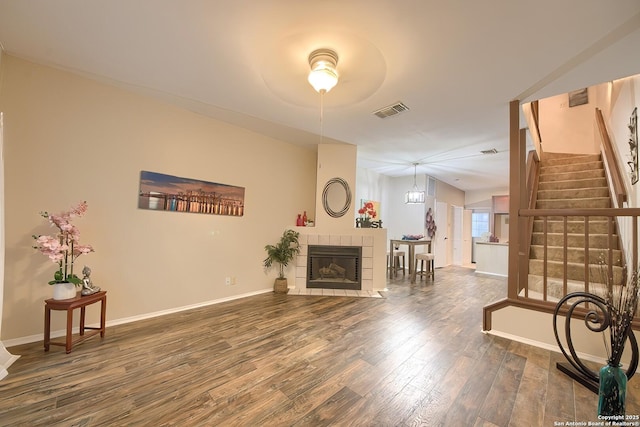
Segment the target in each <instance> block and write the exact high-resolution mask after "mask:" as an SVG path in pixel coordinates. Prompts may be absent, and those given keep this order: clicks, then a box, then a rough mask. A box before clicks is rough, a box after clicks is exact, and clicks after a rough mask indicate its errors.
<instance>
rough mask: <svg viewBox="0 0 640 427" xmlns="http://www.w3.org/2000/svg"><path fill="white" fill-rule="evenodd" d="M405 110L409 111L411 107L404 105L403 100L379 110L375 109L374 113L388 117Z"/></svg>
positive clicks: (384, 117)
mask: <svg viewBox="0 0 640 427" xmlns="http://www.w3.org/2000/svg"><path fill="white" fill-rule="evenodd" d="M405 111H409V107H407V106H406V105H404V104H403V103H402V102H396V103H395V104H392V105H389V106H387V107H383V108H381V109H379V110H378V111H374V112H373V114H375V115H376V116H378V117H380V118H381V119H386V118H387V117H391V116H395V115H396V114H400V113H404V112H405Z"/></svg>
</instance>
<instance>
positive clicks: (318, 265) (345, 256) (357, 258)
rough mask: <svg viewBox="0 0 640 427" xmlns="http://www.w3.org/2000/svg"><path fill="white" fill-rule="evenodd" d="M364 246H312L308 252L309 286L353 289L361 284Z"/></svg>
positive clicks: (358, 288) (360, 287)
mask: <svg viewBox="0 0 640 427" xmlns="http://www.w3.org/2000/svg"><path fill="white" fill-rule="evenodd" d="M361 260H362V248H361V247H359V246H312V245H310V246H309V248H308V253H307V288H324V289H353V290H360V289H362V286H361V280H360V276H361V268H362V266H361V264H362V263H361Z"/></svg>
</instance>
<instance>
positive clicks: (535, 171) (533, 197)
mask: <svg viewBox="0 0 640 427" xmlns="http://www.w3.org/2000/svg"><path fill="white" fill-rule="evenodd" d="M539 179H540V158H539V157H538V153H537V152H536V151H535V150H531V151H529V154H528V156H527V169H526V180H527V196H528V200H529V209H535V208H536V202H537V200H538V183H539ZM533 220H534V217H530V218H529V220H528V223H527V224H526V227H527V231H526V234H525V235H526V240H525V242H524V243H525V244H524V246H523V247H524V253H526V254H529V253H530V252H531V239H532V238H533ZM522 264H523V265H522V266H521V270H522V271H521V274H522V275H524V276H525V277H526V276H528V273H529V271H528V270H529V260H528V259H527V261H526V263H525V262H524V260H523V262H522ZM521 290H522V285H521V286H519V289H518V292H520V291H521ZM524 290H525V291H524V292H525V297H527V296H529V295H528V293H529V289H528V287H524Z"/></svg>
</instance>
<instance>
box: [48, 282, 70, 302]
mask: <svg viewBox="0 0 640 427" xmlns="http://www.w3.org/2000/svg"><path fill="white" fill-rule="evenodd" d="M52 286H53V299H69V298H74V297H75V296H76V285H74V284H73V283H69V282H64V283H55V284H53V285H52Z"/></svg>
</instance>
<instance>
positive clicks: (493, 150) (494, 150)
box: [480, 148, 498, 154]
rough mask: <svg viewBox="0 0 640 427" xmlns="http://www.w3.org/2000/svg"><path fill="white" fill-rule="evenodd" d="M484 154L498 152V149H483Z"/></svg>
mask: <svg viewBox="0 0 640 427" xmlns="http://www.w3.org/2000/svg"><path fill="white" fill-rule="evenodd" d="M480 152H481V153H482V154H498V150H496V149H495V148H492V149H491V150H482V151H480Z"/></svg>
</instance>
